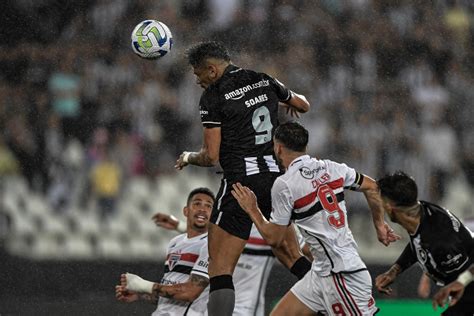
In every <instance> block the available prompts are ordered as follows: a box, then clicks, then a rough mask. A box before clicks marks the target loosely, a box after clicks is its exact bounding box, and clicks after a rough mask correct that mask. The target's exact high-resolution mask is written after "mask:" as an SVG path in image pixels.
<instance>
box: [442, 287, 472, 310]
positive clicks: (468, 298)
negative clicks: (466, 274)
mask: <svg viewBox="0 0 474 316" xmlns="http://www.w3.org/2000/svg"><path fill="white" fill-rule="evenodd" d="M441 315H443V316H472V315H474V282H471V283H469V284H468V285H467V286H466V288H465V290H464V295H463V296H462V297H461V299H460V300H459V302H458V303H457V304H456V305H454V306H451V307H449V308H448V309H447V310H445V311H444V312H443V313H442V314H441Z"/></svg>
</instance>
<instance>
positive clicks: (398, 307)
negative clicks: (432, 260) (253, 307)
mask: <svg viewBox="0 0 474 316" xmlns="http://www.w3.org/2000/svg"><path fill="white" fill-rule="evenodd" d="M277 302H278V301H275V302H274V304H273V306H274V305H275V304H276V303H277ZM376 302H377V307H378V308H380V311H379V312H378V313H377V316H435V315H436V316H439V315H441V313H442V312H443V311H444V309H439V308H438V310H436V311H434V310H433V307H432V306H431V301H430V300H382V299H377V300H376Z"/></svg>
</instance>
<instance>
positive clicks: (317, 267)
mask: <svg viewBox="0 0 474 316" xmlns="http://www.w3.org/2000/svg"><path fill="white" fill-rule="evenodd" d="M362 179H363V175H361V174H359V173H357V172H355V170H354V169H352V168H349V167H348V166H347V165H345V164H340V163H336V162H333V161H330V160H318V159H315V158H311V157H310V156H308V155H304V156H301V157H298V158H297V159H295V160H294V161H293V162H292V163H291V164H290V165H289V167H288V170H287V171H286V173H285V174H283V175H282V176H280V177H278V178H277V179H276V181H275V183H274V184H273V187H272V213H271V219H270V221H271V222H272V223H275V224H278V225H285V226H286V225H288V224H289V223H290V221H293V222H294V223H295V224H296V225H297V226H298V228H299V229H300V232H301V234H302V235H303V237H304V239H305V242H306V243H307V244H308V245H309V247H310V249H311V252H312V254H313V257H314V258H315V260H314V261H313V267H312V269H313V270H314V271H315V272H317V273H318V274H319V275H321V276H327V275H330V274H331V272H334V273H337V272H351V271H356V270H360V269H366V266H365V264H364V263H363V262H362V259H361V258H360V256H359V254H358V252H357V244H356V242H355V240H354V237H353V236H352V232H351V230H350V229H349V226H348V223H347V210H346V203H345V201H344V189H345V188H347V189H357V188H358V187H359V186H360V184H361V183H362Z"/></svg>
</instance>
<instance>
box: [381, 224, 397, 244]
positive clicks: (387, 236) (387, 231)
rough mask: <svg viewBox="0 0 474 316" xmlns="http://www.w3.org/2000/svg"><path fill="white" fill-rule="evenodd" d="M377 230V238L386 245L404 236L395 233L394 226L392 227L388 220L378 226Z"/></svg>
mask: <svg viewBox="0 0 474 316" xmlns="http://www.w3.org/2000/svg"><path fill="white" fill-rule="evenodd" d="M376 231H377V239H378V240H379V241H380V242H381V243H382V244H384V245H385V246H388V245H390V243H392V242H396V241H397V240H400V239H402V237H400V236H399V235H397V234H395V232H394V231H393V229H392V227H390V226H389V225H388V224H387V223H386V222H384V223H383V225H381V226H378V227H376Z"/></svg>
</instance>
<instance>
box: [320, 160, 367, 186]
mask: <svg viewBox="0 0 474 316" xmlns="http://www.w3.org/2000/svg"><path fill="white" fill-rule="evenodd" d="M326 163H327V165H328V168H329V169H330V170H329V174H331V175H337V178H342V180H343V182H344V183H343V186H344V188H346V189H352V190H357V189H358V188H359V187H360V185H361V184H362V180H363V179H364V176H363V175H362V174H361V173H358V172H356V171H355V170H354V169H353V168H351V167H349V166H347V165H346V164H345V163H337V162H334V161H331V160H326Z"/></svg>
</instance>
